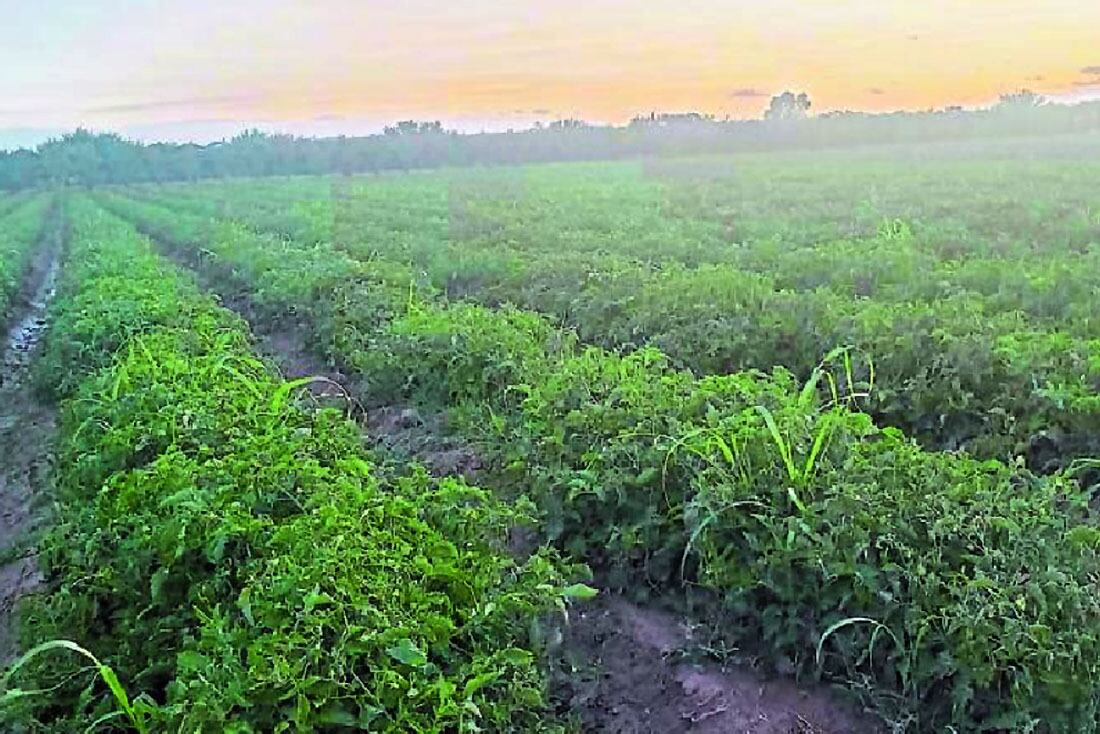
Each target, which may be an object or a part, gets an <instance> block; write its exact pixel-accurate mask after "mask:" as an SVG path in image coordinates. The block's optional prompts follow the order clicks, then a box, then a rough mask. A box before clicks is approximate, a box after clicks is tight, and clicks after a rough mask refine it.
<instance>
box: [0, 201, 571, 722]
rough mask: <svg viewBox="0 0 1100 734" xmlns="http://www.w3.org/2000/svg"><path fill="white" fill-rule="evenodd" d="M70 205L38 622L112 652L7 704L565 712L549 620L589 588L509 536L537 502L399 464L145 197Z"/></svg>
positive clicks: (197, 712) (145, 710) (217, 716)
mask: <svg viewBox="0 0 1100 734" xmlns="http://www.w3.org/2000/svg"><path fill="white" fill-rule="evenodd" d="M70 209H71V214H72V217H73V237H72V242H71V246H70V249H71V252H70V257H69V263H70V265H71V267H70V268H69V269H68V270H67V275H66V278H65V282H64V284H63V288H62V292H61V294H60V298H59V301H58V303H57V305H56V313H57V321H56V322H55V325H54V333H53V334H52V335H51V337H50V341H51V349H50V351H49V352H48V354H47V355H46V360H45V362H44V366H43V369H44V371H45V372H46V373H48V374H49V375H51V376H56V379H53V380H50V383H51V384H52V385H53V386H54V387H55V389H57V390H59V396H60V397H61V398H62V399H63V403H62V408H63V410H62V418H61V425H60V430H59V445H58V471H57V476H56V484H57V499H58V505H59V506H58V509H57V513H56V514H57V518H58V520H57V524H56V526H55V527H54V528H53V529H52V530H51V531H50V533H49V534H48V536H47V537H46V538H45V539H44V541H43V543H42V546H41V548H40V553H41V555H42V557H43V561H44V564H45V568H46V570H47V572H48V574H49V577H50V578H51V580H52V584H51V588H52V591H51V592H50V593H49V594H48V595H46V596H45V597H44V598H42V599H40V600H37V601H36V602H35V603H34V604H33V605H31V606H30V608H29V609H28V610H27V611H26V613H25V617H26V628H27V638H28V642H29V643H31V644H35V643H39V642H41V641H43V640H53V639H56V638H62V639H74V640H77V641H78V642H79V644H80V646H81V647H82V648H83V649H86V650H88V651H90V652H89V653H88V654H89V655H93V654H94V656H95V661H96V662H95V670H93V671H81V670H74V668H73V666H72V664H71V663H72V661H71V659H67V658H66V657H65V656H64V655H62V654H61V653H63V652H64V649H63V647H64V646H63V645H62V644H61V643H55V644H54V645H49V644H47V645H45V646H44V647H41V648H37V652H36V654H35V655H34V656H33V659H32V660H29V661H27V662H26V663H25V664H23V665H22V666H21V667H20V668H19V669H18V670H17V671H14V675H13V680H15V681H17V683H18V688H17V689H12V691H21V692H26V691H32V690H37V691H39V692H41V691H48V695H29V694H28V695H23V694H20V695H11V691H9V693H5V694H3V696H4V697H3V698H2V699H0V700H2V702H3V706H0V721H7V722H9V723H14V722H21V723H22V724H23V725H26V726H32V727H33V728H34V729H35V730H43V731H59V732H60V731H73V730H76V729H80V730H83V729H84V728H86V727H90V729H91V730H95V729H97V728H101V729H104V730H107V729H108V728H109V727H111V726H115V725H116V724H117V723H118V716H119V714H118V713H117V712H118V711H119V709H118V707H119V706H122V709H121V710H122V712H123V713H125V714H126V716H127V717H129V718H130V720H131V721H136V719H135V718H134V717H135V716H140V717H141V720H142V721H143V722H146V723H143V724H142V726H144V727H145V728H146V730H150V731H153V730H155V731H166V730H173V731H176V730H183V731H240V732H244V731H290V730H294V731H328V730H338V729H340V728H342V727H347V726H349V725H358V726H363V727H369V728H371V729H374V730H385V731H484V730H502V729H509V728H511V729H515V730H531V729H536V728H537V729H546V728H553V726H554V723H553V722H552V721H551V720H550V719H548V718H547V714H548V709H547V704H546V700H545V690H544V688H545V682H544V679H543V676H542V665H543V663H542V660H541V658H542V649H541V644H542V643H541V642H540V639H541V635H540V634H539V633H538V629H539V626H540V625H541V624H546V623H550V624H554V623H555V622H554V615H555V614H556V613H557V612H559V611H560V610H562V609H563V608H564V605H565V604H566V603H567V600H568V599H569V598H570V597H573V596H576V587H575V586H572V585H569V584H568V583H567V578H566V576H564V575H563V569H562V567H561V566H560V564H558V563H557V562H556V561H555V559H554V557H553V555H552V554H550V553H548V552H546V551H541V552H537V553H535V554H534V555H531V556H530V557H529V558H527V559H522V560H517V559H514V558H513V557H511V556H510V555H509V554H508V553H507V552H506V542H507V534H508V532H509V530H510V529H511V528H514V527H516V526H517V525H522V524H526V523H529V522H530V519H529V518H527V517H525V515H524V514H523V513H522V512H520V511H519V510H517V509H513V508H511V507H509V506H506V505H504V504H501V503H500V502H499V501H497V500H495V499H493V498H492V497H490V496H489V495H488V494H487V493H485V492H483V491H481V490H478V489H475V488H472V487H469V486H467V485H465V484H464V483H462V482H461V481H458V480H453V479H444V480H436V479H432V478H429V477H428V476H427V475H426V474H424V473H423V472H418V473H413V474H412V475H411V476H409V477H407V478H405V479H400V480H393V481H390V482H383V481H382V480H381V479H379V478H378V477H377V475H376V474H375V472H374V468H373V466H372V464H371V462H370V460H369V459H368V458H367V456H366V455H365V454H364V452H363V450H362V447H361V442H360V438H359V435H358V430H357V428H356V426H354V425H353V424H351V423H349V422H347V421H345V420H344V419H343V418H342V417H341V416H339V415H338V414H336V413H333V412H330V411H320V412H311V411H308V410H304V409H302V408H301V407H299V405H298V403H297V401H296V400H294V399H293V396H294V392H295V390H296V389H297V387H296V385H295V384H294V383H281V382H280V380H279V379H278V378H277V377H275V376H274V375H272V374H271V373H270V372H269V371H268V369H267V368H266V367H265V366H264V365H263V364H262V363H261V362H260V361H259V360H258V359H257V358H255V357H254V356H253V355H252V354H251V351H250V345H249V337H248V334H247V332H246V330H245V329H244V327H243V325H242V323H241V322H240V320H239V319H237V318H235V317H233V316H231V315H230V314H229V313H228V312H226V311H223V310H221V309H219V308H218V307H217V306H215V305H214V304H213V303H212V302H211V301H210V300H209V299H208V298H207V297H205V296H203V295H201V294H200V293H199V292H198V290H197V289H196V288H195V286H194V285H193V284H192V283H191V281H190V280H188V279H187V278H185V277H183V276H181V275H180V274H179V273H178V272H177V271H175V270H174V269H172V268H171V267H169V266H167V265H166V264H165V263H164V262H163V261H161V260H159V259H158V258H157V257H156V256H155V255H153V254H152V252H151V251H150V247H149V244H148V242H147V241H146V240H144V239H143V238H142V237H140V236H138V235H137V234H136V233H135V232H134V231H133V230H132V229H131V228H129V227H128V226H127V225H125V224H124V223H122V222H121V221H120V220H117V219H116V218H114V217H112V216H109V215H106V214H105V213H103V212H102V211H100V210H97V209H96V208H95V207H94V206H92V205H90V204H89V203H87V202H84V201H76V202H73V204H72V206H71V207H70ZM127 279H133V280H132V282H131V283H130V284H128V285H123V284H124V283H125V281H126V280H127ZM89 355H102V356H100V357H99V358H97V359H89V358H88V357H89ZM65 644H67V643H65ZM104 671H110V675H109V676H106V675H105V674H104ZM89 672H91V673H96V675H89V674H88V673H89ZM104 681H106V682H107V683H108V684H109V685H108V686H107V687H104V686H103V682H104ZM119 686H121V687H122V688H119ZM123 688H124V689H125V690H126V691H128V696H129V698H128V699H127V701H131V700H132V701H136V702H138V703H135V704H133V705H134V706H139V709H135V710H134V711H131V709H129V708H127V706H130V705H131V704H129V703H128V702H124V701H123V699H121V698H119V691H120V690H122V689H123Z"/></svg>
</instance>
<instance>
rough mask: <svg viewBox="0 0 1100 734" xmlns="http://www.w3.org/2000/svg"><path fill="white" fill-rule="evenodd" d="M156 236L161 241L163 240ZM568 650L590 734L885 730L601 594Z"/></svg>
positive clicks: (474, 461)
mask: <svg viewBox="0 0 1100 734" xmlns="http://www.w3.org/2000/svg"><path fill="white" fill-rule="evenodd" d="M146 234H147V236H150V238H151V239H152V240H153V241H154V242H157V239H156V238H155V237H152V236H151V235H148V233H146ZM159 244H160V245H161V248H160V251H161V253H162V254H164V255H165V256H166V257H168V258H169V259H171V260H173V261H174V262H176V263H177V264H179V265H180V266H181V267H183V268H185V269H187V270H188V271H190V272H192V273H194V275H195V277H196V279H197V281H198V283H199V285H200V286H201V287H203V288H204V289H205V290H207V291H209V292H212V293H214V294H216V295H217V296H218V297H219V298H220V299H221V303H222V305H223V306H224V307H226V308H228V309H229V310H231V311H234V312H235V313H237V314H238V315H239V316H241V317H242V318H243V319H244V320H245V321H247V322H248V324H249V326H250V328H251V330H252V333H253V335H254V337H255V338H256V339H257V348H258V351H259V352H260V353H261V354H263V355H264V356H265V357H266V358H268V359H269V360H270V361H272V362H273V363H274V364H275V365H276V366H277V367H278V368H279V370H280V371H281V373H282V374H283V376H284V377H286V378H287V379H294V378H297V377H308V376H319V377H322V378H324V380H323V381H322V382H318V383H316V385H315V386H314V387H313V388H312V392H313V395H314V398H315V399H317V400H318V402H319V403H321V404H327V405H332V406H336V407H340V406H345V407H349V412H350V413H351V414H352V416H353V417H354V418H355V419H356V420H358V421H359V423H360V425H361V426H362V427H363V429H364V431H365V433H366V434H367V436H368V443H369V444H370V445H373V446H374V447H375V448H378V449H381V450H382V451H383V452H385V453H386V454H387V457H388V459H389V460H391V461H396V462H402V461H409V460H416V461H419V462H420V463H422V464H424V465H425V466H426V467H427V468H428V469H429V470H430V471H431V472H432V473H433V474H436V475H440V476H443V475H456V474H460V475H463V476H465V477H467V478H468V479H471V480H473V481H476V480H477V475H478V470H479V469H480V468H481V464H480V461H479V460H478V458H477V453H476V451H474V450H473V449H472V448H471V447H469V446H468V445H466V444H463V442H462V441H461V439H460V438H458V437H456V436H453V435H449V434H448V433H447V431H446V426H445V418H443V416H441V415H434V416H424V415H422V414H421V413H420V412H419V411H417V410H416V409H415V408H410V407H403V406H390V407H386V408H379V409H374V410H370V411H365V410H363V409H362V406H361V404H360V403H359V401H358V400H357V397H365V394H364V392H363V387H362V386H361V385H360V384H359V383H358V382H357V381H356V380H355V379H354V378H353V377H349V376H348V375H346V374H344V373H343V372H341V371H340V370H338V369H336V368H335V367H333V366H332V365H330V364H328V363H327V362H326V361H325V359H323V358H322V357H321V356H320V355H319V353H318V351H317V349H316V348H315V347H314V342H313V340H312V338H311V337H312V335H311V333H310V330H309V328H308V325H303V324H299V323H295V322H294V321H293V319H290V318H287V319H284V320H279V321H277V322H276V321H272V320H271V319H269V318H267V317H265V316H263V315H262V314H261V313H260V312H259V311H258V309H257V308H256V307H255V305H254V304H253V303H252V301H251V299H250V298H249V296H248V294H247V293H243V292H239V291H236V290H233V289H228V288H225V287H219V283H220V282H222V281H223V280H224V279H219V278H217V277H214V276H212V274H211V273H209V272H206V268H207V267H209V265H208V264H205V263H202V262H201V261H199V260H197V259H195V258H193V257H190V256H189V255H187V254H183V253H181V251H180V250H177V249H175V248H173V247H171V246H168V245H165V244H164V243H159ZM571 619H572V621H571V623H570V625H569V626H568V628H567V630H566V632H565V636H564V645H563V648H562V650H563V654H564V655H565V660H564V662H565V664H567V665H574V667H575V669H576V671H575V674H573V675H569V676H567V678H566V679H565V680H560V681H558V685H556V686H555V691H554V693H553V696H554V698H555V700H557V701H559V702H561V704H562V705H563V706H564V708H565V709H566V710H564V711H563V712H562V713H563V714H565V715H567V716H572V717H574V718H576V719H579V721H580V722H581V724H582V726H583V727H584V731H591V732H609V733H612V734H673V733H674V732H692V733H699V734H864V733H867V734H878V733H879V732H881V727H879V726H878V725H877V724H876V723H874V722H873V721H872V720H871V719H870V718H868V717H865V716H863V715H861V714H859V713H858V712H856V711H855V709H854V708H853V707H852V706H850V705H848V704H846V703H844V702H841V701H839V699H838V697H837V696H835V695H833V694H832V693H830V692H829V691H827V690H825V689H823V688H817V689H811V688H804V687H799V686H797V685H796V684H795V683H793V682H791V681H789V680H774V681H766V680H765V679H763V678H761V677H760V676H758V675H757V674H756V673H755V672H753V671H751V670H749V669H747V668H737V667H733V668H727V667H723V666H721V665H719V664H718V663H715V662H710V663H701V664H698V663H688V662H686V658H687V657H689V656H690V655H691V653H692V652H693V647H692V643H691V640H690V635H689V634H687V630H688V628H687V627H686V626H685V624H684V622H683V620H682V619H680V618H678V617H676V616H675V615H672V614H668V613H665V612H662V611H658V610H656V609H651V608H646V607H642V606H638V605H635V604H633V603H631V602H629V601H627V600H626V599H624V598H622V597H620V596H610V595H601V596H600V597H599V598H598V599H597V600H596V601H594V602H590V603H586V604H583V605H578V606H577V607H576V608H575V609H574V610H573V612H572V613H571Z"/></svg>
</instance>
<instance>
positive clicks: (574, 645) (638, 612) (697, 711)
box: [556, 596, 883, 734]
mask: <svg viewBox="0 0 1100 734" xmlns="http://www.w3.org/2000/svg"><path fill="white" fill-rule="evenodd" d="M699 644H700V643H699V641H696V640H693V630H692V628H691V626H690V625H688V624H686V623H685V620H684V619H682V618H681V617H679V616H677V615H675V614H672V613H670V612H666V611H662V610H658V609H655V608H650V607H642V606H638V605H636V604H633V603H631V602H629V601H627V600H626V599H624V598H622V597H618V596H606V597H603V598H598V599H597V600H595V601H593V602H592V603H590V604H588V605H586V606H584V607H581V608H580V609H578V610H577V612H576V613H575V614H573V615H572V621H571V624H570V625H569V627H568V628H567V630H566V634H565V641H564V645H563V650H564V660H565V661H566V664H567V665H571V666H572V667H573V671H572V675H569V676H568V677H567V679H566V680H564V681H560V682H559V685H558V686H557V691H556V696H557V697H559V698H560V699H561V700H562V703H563V704H564V706H565V708H566V710H567V711H568V712H570V713H572V714H573V715H574V716H576V717H578V718H579V719H580V722H581V724H582V726H583V728H584V731H593V732H609V733H611V734H666V733H667V732H692V733H693V734H880V733H881V732H883V728H882V726H881V724H880V723H878V721H877V720H876V719H874V718H872V717H870V716H867V715H865V714H862V713H860V712H859V711H857V709H856V708H855V706H853V705H849V704H847V703H845V702H844V701H842V700H840V698H839V697H838V696H837V695H836V694H835V693H834V692H832V691H829V690H828V689H826V688H824V687H811V686H800V685H798V684H796V683H795V682H793V681H791V680H789V679H783V678H778V679H768V678H766V677H763V676H761V675H760V674H758V673H757V672H755V671H753V670H752V669H750V668H748V667H745V666H723V665H721V664H719V663H717V662H715V661H709V660H699V659H698V658H699V656H698V647H699Z"/></svg>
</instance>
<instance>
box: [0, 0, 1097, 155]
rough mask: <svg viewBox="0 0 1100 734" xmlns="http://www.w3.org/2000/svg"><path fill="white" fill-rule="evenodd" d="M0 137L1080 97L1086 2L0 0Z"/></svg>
mask: <svg viewBox="0 0 1100 734" xmlns="http://www.w3.org/2000/svg"><path fill="white" fill-rule="evenodd" d="M0 3H2V6H3V9H4V15H3V17H4V22H3V23H2V24H0V95H2V99H0V145H3V146H11V145H15V144H29V143H33V142H35V141H37V140H38V139H40V138H41V137H43V136H44V135H46V134H49V133H51V132H56V131H60V130H65V129H69V128H72V127H75V126H77V125H84V126H89V127H93V128H96V129H112V130H119V131H122V132H124V133H126V134H129V135H132V136H135V137H139V138H141V139H147V140H149V139H194V140H207V139H216V138H219V137H222V136H224V135H228V134H232V133H233V132H234V131H235V130H237V129H239V128H240V127H242V126H243V125H258V126H261V127H263V128H266V129H274V130H285V131H288V132H295V133H302V134H320V135H327V134H335V133H352V134H354V133H362V132H372V131H376V130H378V129H379V128H380V127H381V126H382V125H383V124H385V123H387V122H391V121H393V120H395V119H400V118H421V119H427V118H430V119H442V120H444V121H445V122H446V123H447V124H448V126H450V127H458V128H459V129H463V130H479V129H503V128H507V127H516V128H520V127H525V126H528V125H530V124H531V123H532V122H534V121H535V120H549V119H555V118H560V117H581V118H585V119H588V120H592V121H601V122H622V121H624V120H627V119H629V118H630V117H631V116H633V115H635V114H638V113H643V112H648V111H650V110H675V111H683V110H698V111H703V112H708V113H713V114H716V115H719V116H725V115H730V116H733V117H757V116H759V115H760V113H761V111H762V110H763V108H764V107H765V106H766V105H767V101H768V97H769V96H770V95H771V94H773V93H776V92H779V91H782V90H783V89H786V88H791V89H796V90H805V91H807V92H809V94H810V96H811V97H812V99H813V100H814V109H815V110H816V111H824V110H833V109H859V110H875V111H878V110H892V109H921V108H928V107H941V106H944V105H949V104H961V105H981V104H985V103H988V102H990V101H992V100H995V99H996V97H997V96H998V95H999V94H1001V93H1003V92H1006V91H1010V90H1014V89H1019V88H1021V87H1028V88H1031V89H1034V90H1036V91H1039V92H1042V93H1044V94H1048V95H1050V96H1052V97H1054V98H1056V99H1059V100H1063V101H1074V100H1078V99H1093V98H1098V97H1100V0H1044V1H1042V2H1038V1H1034V0H1031V1H1028V0H923V1H921V2H915V1H914V2H910V1H900V0H774V1H772V2H767V1H764V0H752V1H749V0H678V1H675V2H674V1H672V0H649V1H648V2H625V1H622V0H554V1H553V2H542V1H541V0H540V1H538V2H519V1H514V2H489V1H487V0H472V1H469V2H464V3H463V2H447V3H444V2H427V1H425V0H393V1H389V0H387V1H385V2H382V1H378V0H354V1H353V0H311V1H310V2H304V1H291V0H265V1H262V2H261V1H260V0H233V1H232V2H230V1H228V0H190V1H189V2H181V1H160V2H157V1H153V0H80V1H79V2H75V1H64V0H46V1H45V2H42V3H27V2H24V1H23V0H18V1H16V0H0Z"/></svg>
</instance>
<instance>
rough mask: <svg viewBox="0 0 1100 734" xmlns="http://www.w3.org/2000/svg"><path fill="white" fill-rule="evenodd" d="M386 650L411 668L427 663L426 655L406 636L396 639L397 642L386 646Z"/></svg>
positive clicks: (392, 656) (420, 666)
mask: <svg viewBox="0 0 1100 734" xmlns="http://www.w3.org/2000/svg"><path fill="white" fill-rule="evenodd" d="M386 652H387V653H388V654H389V656H390V657H391V658H393V659H394V660H396V661H397V662H399V663H402V664H403V665H408V666H409V667H411V668H423V667H424V666H425V665H427V664H428V656H427V655H425V654H424V653H423V652H422V651H421V650H420V648H418V647H417V646H416V644H415V643H414V642H413V641H412V640H410V639H409V638H408V637H404V638H402V639H400V640H398V641H397V644H396V645H394V646H392V647H390V648H388V649H387V650H386Z"/></svg>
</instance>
